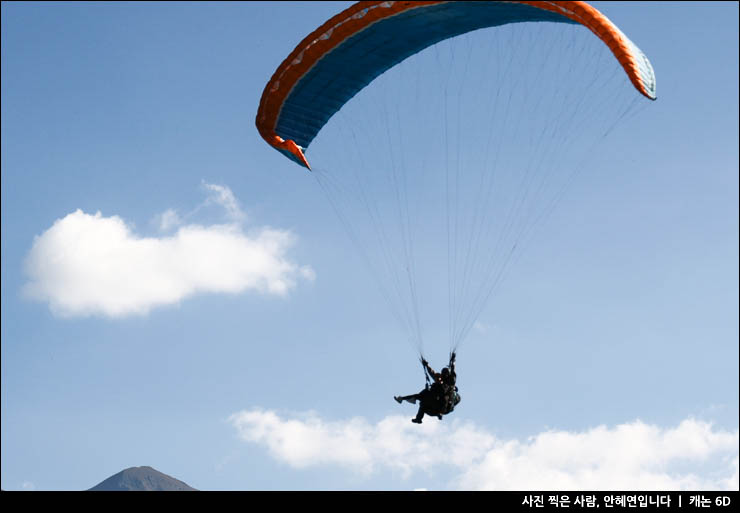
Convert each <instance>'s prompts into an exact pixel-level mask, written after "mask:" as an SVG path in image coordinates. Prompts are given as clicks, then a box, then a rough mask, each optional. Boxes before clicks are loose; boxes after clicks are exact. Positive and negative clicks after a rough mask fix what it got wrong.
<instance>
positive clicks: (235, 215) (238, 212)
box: [203, 182, 246, 222]
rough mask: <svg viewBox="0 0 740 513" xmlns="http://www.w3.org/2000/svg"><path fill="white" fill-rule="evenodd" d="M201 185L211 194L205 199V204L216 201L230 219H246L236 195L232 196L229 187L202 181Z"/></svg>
mask: <svg viewBox="0 0 740 513" xmlns="http://www.w3.org/2000/svg"><path fill="white" fill-rule="evenodd" d="M203 187H204V188H205V189H206V190H208V191H210V192H211V196H210V197H209V199H208V200H206V204H207V203H216V204H218V205H220V206H222V207H223V208H224V209H225V210H226V212H227V214H228V216H229V218H230V219H231V220H232V221H235V222H241V221H244V219H246V215H245V214H244V212H242V209H241V207H240V206H239V202H238V201H237V199H236V196H234V193H233V192H231V189H229V188H228V187H226V186H223V185H215V184H210V183H205V182H203Z"/></svg>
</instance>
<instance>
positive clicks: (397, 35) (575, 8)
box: [256, 1, 656, 169]
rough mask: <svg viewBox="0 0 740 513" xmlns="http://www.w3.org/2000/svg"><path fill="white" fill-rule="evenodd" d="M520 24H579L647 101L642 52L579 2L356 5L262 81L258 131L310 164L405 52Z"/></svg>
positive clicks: (648, 82)
mask: <svg viewBox="0 0 740 513" xmlns="http://www.w3.org/2000/svg"><path fill="white" fill-rule="evenodd" d="M521 22H555V23H570V24H581V25H583V26H585V27H587V28H588V29H589V30H590V31H591V32H593V33H594V34H595V35H596V36H597V37H598V38H599V39H600V40H601V41H602V42H603V44H605V45H607V46H608V47H609V49H610V50H611V52H612V53H613V54H614V56H615V57H616V58H617V60H618V61H619V63H620V64H621V66H622V68H623V69H624V71H625V73H626V74H627V76H628V77H629V79H630V81H631V82H632V84H633V85H634V87H635V88H636V89H637V90H638V91H639V92H640V93H641V94H643V95H644V96H646V97H647V98H650V99H652V100H654V99H655V98H656V95H655V75H654V73H653V68H652V66H651V65H650V61H648V59H647V57H646V56H645V55H644V54H643V53H642V52H641V51H640V49H639V48H638V47H637V46H636V45H635V44H634V43H632V42H631V41H630V40H629V39H628V38H627V36H625V35H624V34H623V33H622V31H620V30H619V28H617V26H616V25H614V24H613V23H612V22H611V21H609V19H607V18H606V16H604V15H603V14H601V13H600V12H599V11H598V10H596V9H595V8H593V7H592V6H590V5H588V4H587V3H585V2H572V1H560V2H558V1H552V2H480V1H477V2H460V1H455V2H387V1H386V2H377V1H369V2H358V3H357V4H355V5H353V6H352V7H350V8H348V9H346V10H345V11H342V12H341V13H339V14H337V15H336V16H334V17H332V18H331V19H329V20H328V21H327V22H326V23H324V24H323V25H321V26H320V27H319V28H318V29H316V30H314V31H313V32H312V33H311V34H309V35H308V36H306V38H304V39H303V41H301V42H300V44H298V46H296V48H295V49H294V50H293V52H291V54H290V55H289V56H288V57H287V58H286V59H285V60H284V61H283V62H282V64H280V66H279V67H278V69H277V70H276V71H275V73H274V74H273V76H272V78H271V79H270V81H269V82H268V83H267V85H266V86H265V90H264V92H263V93H262V99H261V100H260V106H259V110H258V112H257V120H256V123H257V129H258V130H259V133H260V135H262V137H263V138H264V139H265V141H267V142H268V143H269V144H270V145H271V146H273V147H274V148H275V149H277V150H278V151H280V152H281V153H282V154H284V155H285V156H286V157H288V158H290V159H291V160H293V161H295V162H297V163H299V164H300V165H302V166H305V167H306V168H309V169H310V166H309V164H308V161H307V160H306V156H305V154H304V152H305V150H306V148H308V146H309V144H311V141H312V140H313V139H314V137H316V135H317V134H318V133H319V131H320V130H321V128H322V127H323V126H324V125H325V124H326V123H327V122H328V121H329V119H330V118H331V117H332V116H333V115H334V114H335V113H336V112H337V111H339V109H341V108H342V106H343V105H344V104H345V103H346V102H347V101H349V100H350V99H351V98H352V97H353V96H354V95H355V94H357V93H358V92H359V91H360V90H362V89H363V88H364V87H365V86H367V85H368V84H369V83H370V82H372V81H373V80H374V79H375V78H376V77H378V76H379V75H381V74H382V73H383V72H385V71H386V70H388V69H389V68H391V67H393V66H395V65H396V64H398V63H399V62H401V61H403V60H404V59H406V58H407V57H409V56H411V55H414V54H416V53H418V52H420V51H421V50H423V49H425V48H427V47H429V46H431V45H433V44H435V43H438V42H440V41H443V40H445V39H448V38H451V37H455V36H458V35H460V34H465V33H467V32H470V31H473V30H477V29H481V28H486V27H496V26H501V25H506V24H509V23H521Z"/></svg>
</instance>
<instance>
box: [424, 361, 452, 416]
mask: <svg viewBox="0 0 740 513" xmlns="http://www.w3.org/2000/svg"><path fill="white" fill-rule="evenodd" d="M453 354H454V353H453ZM419 361H421V366H422V368H423V369H424V378H425V379H426V385H425V386H424V391H425V394H424V395H426V397H427V399H428V401H429V402H428V403H427V404H425V410H427V411H428V414H429V415H437V416H439V415H447V414H448V413H451V412H452V411H453V410H454V409H455V406H457V404H458V403H459V402H460V394H458V393H457V392H458V388H457V385H453V386H450V385H448V384H447V383H440V382H438V381H436V380H435V379H434V377H433V376H430V375H429V369H428V367H427V363H426V360H425V359H424V357H423V356H421V357H419ZM450 362H452V358H450ZM440 418H442V417H440Z"/></svg>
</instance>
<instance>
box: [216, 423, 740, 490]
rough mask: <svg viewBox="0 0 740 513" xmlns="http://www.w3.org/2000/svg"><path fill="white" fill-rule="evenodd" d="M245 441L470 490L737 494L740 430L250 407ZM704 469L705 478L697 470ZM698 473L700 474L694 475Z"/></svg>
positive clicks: (299, 462)
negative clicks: (426, 475) (521, 431)
mask: <svg viewBox="0 0 740 513" xmlns="http://www.w3.org/2000/svg"><path fill="white" fill-rule="evenodd" d="M229 420H230V422H231V423H232V425H233V426H234V427H235V428H236V429H237V432H238V433H239V436H240V437H241V438H242V439H243V440H245V441H247V442H251V443H254V444H258V445H262V446H264V447H265V448H266V449H267V450H268V452H269V453H270V454H271V455H272V456H273V457H274V458H275V459H277V460H279V461H281V462H284V463H287V464H288V465H290V466H292V467H295V468H308V467H312V466H317V465H335V466H340V467H343V468H347V469H350V470H353V471H356V472H358V473H360V474H366V475H367V474H370V473H373V472H374V471H376V470H378V469H380V468H384V469H389V470H391V471H398V472H399V473H400V474H401V475H402V476H404V477H408V476H410V475H411V474H412V473H414V472H427V471H430V470H431V469H433V468H434V467H448V468H452V469H453V470H454V471H455V472H456V473H457V478H456V480H455V486H456V487H458V488H460V489H466V490H704V489H711V490H732V489H737V487H738V431H737V430H736V431H734V432H729V431H723V430H719V429H715V428H713V426H712V425H711V424H710V423H706V422H702V421H699V420H695V419H687V420H684V421H683V422H681V423H680V424H679V425H678V426H676V427H672V428H667V429H666V428H660V427H657V426H652V425H648V424H645V423H643V422H641V421H639V420H636V421H634V422H630V423H625V424H620V425H618V426H615V427H612V428H608V427H606V426H598V427H595V428H592V429H588V430H585V431H582V432H568V431H557V430H551V431H546V432H543V433H540V434H538V435H536V436H533V437H530V438H529V439H527V440H517V439H511V440H505V439H500V438H497V437H496V436H495V435H493V434H490V433H488V432H486V430H484V429H482V428H480V427H477V426H475V425H474V424H472V423H470V422H464V421H460V420H453V421H452V422H449V421H447V420H446V419H445V421H442V422H439V421H436V420H429V421H427V422H425V423H424V424H422V425H421V426H418V425H414V424H411V423H410V422H409V420H408V418H407V417H400V416H391V417H387V418H385V419H383V420H381V421H379V422H378V423H376V424H372V423H370V422H368V421H367V420H365V419H362V418H353V419H350V420H344V421H325V420H322V419H320V418H319V417H318V416H317V415H316V414H315V413H308V414H304V415H301V416H297V417H295V416H294V417H292V418H281V417H280V416H279V415H278V414H277V413H275V412H273V411H266V410H260V409H254V410H245V411H242V412H239V413H236V414H234V415H232V416H231V417H230V419H229ZM699 468H701V469H702V471H701V474H700V473H699V471H698V470H696V469H699ZM691 469H694V470H691Z"/></svg>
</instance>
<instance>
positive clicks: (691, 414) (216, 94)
mask: <svg viewBox="0 0 740 513" xmlns="http://www.w3.org/2000/svg"><path fill="white" fill-rule="evenodd" d="M348 5H350V4H349V3H331V2H320V3H318V2H317V3H311V2H301V3H287V2H286V3H278V2H268V3H259V2H246V3H223V4H222V3H184V4H180V3H176V2H168V3H157V4H149V3H133V4H129V3H110V4H105V3H61V2H59V3H57V2H54V3H41V2H33V3H22V2H4V3H3V4H2V76H3V80H2V86H1V87H2V127H1V129H2V135H1V141H2V148H1V149H2V152H1V155H2V156H1V159H2V161H1V162H2V184H1V185H2V189H1V194H2V211H1V213H2V235H1V237H2V239H1V240H2V263H1V264H0V266H1V271H2V291H1V292H2V297H1V298H2V323H1V325H0V333H1V335H2V362H1V365H2V395H1V399H2V406H1V407H2V451H1V456H0V457H1V462H2V483H1V486H2V488H3V489H4V490H21V489H36V490H79V489H85V488H89V487H92V486H94V485H95V484H97V483H98V482H100V481H102V480H103V479H105V478H107V477H108V476H110V475H112V474H114V473H116V472H118V471H120V470H122V469H124V468H127V467H131V466H141V465H149V466H152V467H154V468H156V469H157V470H160V471H162V472H165V473H167V474H170V475H172V476H174V477H176V478H178V479H181V480H183V481H185V482H187V483H188V484H189V485H191V486H193V487H195V488H199V489H204V490H219V489H232V490H263V489H264V490H280V489H291V490H299V489H301V490H302V489H309V490H310V489H332V490H336V489H392V490H408V489H417V488H426V489H450V488H452V489H456V488H462V489H507V488H513V489H528V488H531V489H545V488H547V489H594V488H602V489H609V488H622V489H629V488H637V487H640V486H646V487H647V488H649V489H697V488H710V489H719V488H721V489H737V488H738V421H737V419H738V363H737V362H738V338H739V334H738V314H737V312H738V143H737V141H738V12H737V10H738V6H737V4H736V3H711V2H702V3H680V4H674V3H668V2H665V3H637V2H629V3H595V5H596V6H597V7H598V8H599V9H601V10H602V12H604V13H605V14H606V15H607V16H608V17H609V18H610V19H611V20H612V21H614V22H615V23H616V24H617V25H618V26H619V27H620V28H621V29H622V30H623V31H624V32H625V33H626V34H627V35H628V36H629V37H630V39H632V40H633V41H634V42H635V43H636V44H637V45H638V46H639V47H640V48H641V49H642V50H643V51H644V52H645V53H646V54H647V55H648V57H649V58H650V60H651V62H652V64H653V66H654V68H655V71H656V75H657V82H658V100H657V101H656V102H652V103H649V104H647V105H645V106H644V107H643V108H641V109H640V112H639V115H637V116H635V117H633V118H630V119H627V120H625V121H624V122H623V123H622V125H621V127H620V128H621V130H620V131H619V132H618V133H615V134H614V136H613V138H611V139H608V140H607V142H606V143H605V145H606V149H605V150H604V151H605V153H604V155H607V156H611V157H608V158H604V159H603V160H601V162H600V163H599V166H597V167H593V168H592V171H593V172H589V173H582V174H580V175H579V176H578V179H577V180H576V181H575V182H574V183H573V184H572V185H571V186H570V188H569V190H568V193H567V195H566V197H565V198H564V199H563V201H561V202H559V203H558V206H557V209H556V210H555V211H554V212H553V213H552V215H551V216H550V217H549V219H548V220H547V229H546V230H540V231H539V232H537V233H536V237H533V239H532V241H531V242H530V243H529V244H528V245H527V247H526V250H525V251H523V252H522V254H521V256H520V258H518V260H517V261H516V263H515V265H514V266H513V267H512V268H511V269H509V270H508V271H507V276H506V279H505V281H504V282H503V283H502V284H501V286H500V287H498V288H497V290H496V293H495V294H494V296H493V297H492V298H491V300H490V301H489V302H488V303H487V305H486V308H485V309H484V310H483V312H482V313H481V316H480V317H479V318H478V321H479V324H478V325H477V327H478V329H476V330H472V331H471V334H470V336H469V339H468V340H466V341H465V344H464V346H463V348H462V349H461V351H460V354H459V361H458V371H459V384H460V388H461V393H462V395H463V402H462V403H461V405H460V407H459V408H458V410H457V411H456V412H455V413H454V414H453V415H451V416H450V417H448V418H445V420H444V421H442V422H441V423H440V422H438V421H436V420H427V421H425V422H424V424H422V425H421V426H415V425H413V424H411V423H410V422H409V419H410V418H411V417H412V416H413V414H414V413H415V410H414V408H413V407H411V406H409V405H403V406H399V405H398V404H396V403H395V402H394V401H393V400H392V396H393V395H397V394H399V393H404V394H405V393H412V392H414V391H417V390H418V389H419V388H421V386H422V384H423V381H422V379H423V378H422V375H421V372H420V369H419V368H418V362H417V360H416V358H417V356H416V354H415V353H414V349H413V347H412V346H410V345H409V344H408V343H407V341H406V340H405V337H404V334H403V333H402V332H401V331H399V329H398V326H397V325H396V323H395V322H394V319H393V317H392V316H391V315H390V314H389V311H388V308H387V305H386V304H385V302H384V300H383V297H382V296H381V295H380V294H379V293H378V290H377V287H376V284H375V283H374V278H373V275H372V274H371V273H369V272H368V271H367V269H366V268H365V266H364V265H363V262H362V259H361V258H360V257H359V256H358V254H357V252H356V251H355V248H354V247H353V246H352V244H351V242H350V240H349V238H348V237H347V234H346V233H345V232H344V231H343V229H342V225H341V224H340V222H339V220H338V219H337V216H336V214H335V212H334V211H333V210H332V209H331V207H330V206H329V204H328V202H327V199H326V196H324V194H323V193H322V191H321V188H320V187H319V185H318V184H317V182H316V180H314V177H312V176H311V175H309V174H308V173H306V172H305V171H304V170H303V169H301V168H299V167H298V166H296V165H295V164H293V163H292V162H290V161H289V160H287V159H285V158H283V157H282V156H280V155H279V154H278V153H277V152H275V151H274V150H273V149H271V148H270V147H269V146H268V145H267V144H265V143H264V141H262V139H261V138H260V137H259V134H258V133H257V131H256V129H255V127H254V118H255V114H256V110H257V106H258V102H259V98H260V96H261V94H262V89H263V88H264V85H265V83H266V82H267V80H268V79H269V78H270V76H271V75H272V73H273V71H274V70H275V68H276V67H277V66H278V64H279V63H280V62H281V61H282V59H283V58H285V56H287V55H288V53H289V52H290V51H291V50H292V49H293V47H294V46H295V44H297V43H298V42H299V41H300V40H301V39H302V38H303V37H304V36H305V35H306V34H308V33H309V32H310V31H311V30H313V29H314V28H315V27H317V26H318V25H320V24H321V23H322V22H323V21H325V20H326V19H328V18H329V17H331V16H332V15H333V14H335V13H337V12H339V11H340V10H341V9H343V8H345V7H346V6H348ZM327 129H330V126H327ZM318 143H319V141H318V140H317V148H316V152H317V153H316V154H317V155H322V154H324V155H325V154H326V152H327V149H329V148H331V146H330V145H326V144H325V145H324V146H321V147H319V146H318ZM610 145H611V146H610ZM627 149H628V150H627ZM607 150H608V151H607ZM322 152H323V153H322ZM311 155H312V153H311V151H310V150H309V153H308V156H309V160H311V158H312V157H311ZM625 155H626V157H625ZM625 161H626V162H625ZM436 256H437V257H438V256H439V255H436ZM420 258H422V260H423V259H424V258H425V256H424V255H423V254H422V256H421V257H420ZM428 258H430V259H431V258H433V255H431V254H430V255H429V256H428ZM432 315H434V313H432ZM440 315H442V316H446V315H447V312H446V309H445V310H444V312H442V313H441V314H440ZM438 338H440V337H438ZM442 338H443V337H442ZM432 339H434V337H432ZM446 354H447V347H446V346H445V345H444V344H437V345H434V344H430V347H429V348H428V355H429V358H430V361H431V363H432V365H433V366H435V368H439V367H440V366H441V364H442V362H443V360H444V358H445V357H446Z"/></svg>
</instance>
